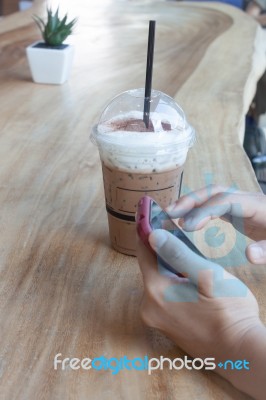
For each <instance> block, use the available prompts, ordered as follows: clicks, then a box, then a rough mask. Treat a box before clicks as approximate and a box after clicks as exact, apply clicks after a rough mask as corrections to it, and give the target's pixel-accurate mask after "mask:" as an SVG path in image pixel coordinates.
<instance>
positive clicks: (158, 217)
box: [150, 201, 206, 258]
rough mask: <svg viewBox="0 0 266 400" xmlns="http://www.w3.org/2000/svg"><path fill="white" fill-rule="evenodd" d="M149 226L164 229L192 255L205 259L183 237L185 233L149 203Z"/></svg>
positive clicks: (166, 215)
mask: <svg viewBox="0 0 266 400" xmlns="http://www.w3.org/2000/svg"><path fill="white" fill-rule="evenodd" d="M150 225H151V227H152V229H153V230H154V229H166V230H167V231H169V232H171V233H172V234H173V235H174V236H176V237H177V238H178V239H180V240H182V242H183V243H185V244H186V245H187V246H188V247H189V248H190V249H191V250H192V251H194V253H196V254H198V255H199V256H201V257H203V258H206V257H205V256H204V255H203V254H202V253H201V252H200V251H199V250H198V249H197V247H196V246H195V245H194V244H193V243H192V242H191V240H190V239H189V238H188V237H187V236H186V235H185V233H184V232H183V231H182V230H181V229H180V228H179V227H178V226H177V225H176V224H175V223H174V222H173V221H172V220H171V218H170V217H169V216H168V214H167V213H166V212H165V211H163V210H162V209H161V207H160V206H159V205H158V204H157V203H155V201H152V202H151V208H150Z"/></svg>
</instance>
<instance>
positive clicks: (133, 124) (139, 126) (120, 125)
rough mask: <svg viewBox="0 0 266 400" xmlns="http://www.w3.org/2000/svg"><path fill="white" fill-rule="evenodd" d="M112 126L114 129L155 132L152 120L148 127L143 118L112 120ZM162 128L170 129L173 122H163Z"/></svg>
mask: <svg viewBox="0 0 266 400" xmlns="http://www.w3.org/2000/svg"><path fill="white" fill-rule="evenodd" d="M110 127H111V128H112V130H113V131H127V132H154V126H153V123H152V121H151V120H150V121H149V126H148V128H146V125H145V123H144V121H143V120H142V119H135V118H131V119H126V120H121V121H115V122H111V123H110ZM162 129H163V130H164V131H170V130H171V124H169V123H168V122H162Z"/></svg>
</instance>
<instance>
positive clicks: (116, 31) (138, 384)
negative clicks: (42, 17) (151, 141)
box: [0, 0, 266, 400]
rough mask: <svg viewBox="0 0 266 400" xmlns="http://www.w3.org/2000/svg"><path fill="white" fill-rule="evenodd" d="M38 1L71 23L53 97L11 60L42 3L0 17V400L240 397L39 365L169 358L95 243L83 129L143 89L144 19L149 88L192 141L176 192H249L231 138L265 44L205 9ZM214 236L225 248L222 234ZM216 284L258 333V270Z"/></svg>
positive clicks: (102, 216) (225, 390)
mask: <svg viewBox="0 0 266 400" xmlns="http://www.w3.org/2000/svg"><path fill="white" fill-rule="evenodd" d="M51 3H53V2H51ZM54 3H55V4H58V3H59V4H61V6H62V9H63V11H64V10H68V11H69V14H70V17H72V16H73V17H75V16H78V18H79V20H78V26H77V28H76V31H75V35H74V36H73V38H72V39H71V40H72V42H73V43H74V44H75V46H76V54H75V61H74V66H73V70H72V74H71V78H70V80H69V82H67V83H66V84H64V85H62V86H51V85H38V84H34V83H33V82H32V80H31V76H30V70H29V67H28V64H27V60H26V56H25V47H26V46H27V45H28V44H30V43H32V42H33V41H35V40H38V39H39V37H40V36H39V33H38V30H37V28H36V26H35V24H34V22H33V21H32V18H31V14H32V13H38V14H40V13H41V14H42V13H43V12H44V10H45V4H44V3H43V2H42V1H40V0H36V1H35V3H34V6H33V9H31V10H27V11H25V12H23V13H17V14H14V15H12V16H8V17H5V18H4V19H3V20H1V21H0V96H1V106H0V204H1V215H0V261H1V280H0V310H1V313H0V318H1V322H0V324H1V325H0V326H1V337H0V377H1V378H0V379H1V390H0V398H1V399H3V400H36V399H37V400H41V399H43V400H48V399H49V400H61V399H71V400H72V399H73V400H74V399H79V400H85V399H92V400H98V399H101V400H114V399H121V400H131V399H132V400H133V399H134V400H135V399H140V400H146V399H149V400H150V399H155V400H176V399H181V400H187V399H190V400H194V399H195V400H229V399H230V400H232V399H237V400H244V399H247V396H245V395H243V394H241V393H240V392H238V391H237V390H236V389H234V388H233V387H232V386H231V385H230V384H228V383H227V382H226V381H225V380H223V379H222V378H220V377H219V376H217V375H215V374H212V373H209V374H208V373H202V372H201V371H188V370H182V371H168V370H167V369H165V370H163V371H157V372H154V373H153V374H152V375H151V376H148V374H147V372H146V371H126V370H123V371H121V372H120V373H119V374H117V375H112V374H111V372H110V371H98V372H97V371H91V370H90V371H81V370H77V371H73V370H70V369H69V368H68V369H67V370H65V371H60V370H57V371H55V370H54V369H53V359H54V356H55V355H56V354H57V353H62V356H63V357H78V358H84V357H89V358H94V357H97V356H101V355H104V356H106V357H117V358H119V357H122V356H124V355H127V356H128V357H129V358H134V357H140V356H141V357H142V356H144V355H148V356H149V357H159V356H160V355H163V356H165V357H171V358H175V357H180V356H183V355H184V354H183V353H182V351H181V350H179V349H178V348H177V346H176V345H174V344H173V343H172V342H170V341H169V340H168V339H166V338H165V337H164V336H162V335H160V334H159V333H157V332H155V331H154V330H151V329H148V328H146V327H145V326H144V325H143V323H142V322H141V320H140V317H139V305H140V301H141V297H142V290H143V288H142V279H141V275H140V272H139V269H138V265H137V260H136V259H135V258H134V257H127V256H123V255H121V254H119V253H117V252H115V251H114V250H112V249H111V248H110V247H109V239H108V227H107V217H106V213H105V205H104V193H103V186H102V176H101V169H100V162H99V156H98V153H97V149H96V147H95V146H94V145H93V144H92V143H91V141H90V139H89V136H90V129H91V127H92V125H93V124H94V123H95V122H96V121H97V118H98V116H99V114H100V112H101V110H102V109H103V107H104V106H105V104H106V103H107V102H108V101H109V100H110V99H111V98H112V97H113V96H115V95H116V94H118V93H119V92H121V91H124V90H127V89H130V88H137V87H143V85H144V79H145V63H146V45H147V29H148V20H149V19H156V20H157V31H156V46H155V60H154V78H153V87H154V88H155V89H159V90H162V91H164V92H166V93H168V94H169V95H171V96H173V97H174V98H175V99H176V101H177V102H178V103H179V104H180V105H181V106H182V107H183V109H184V110H185V112H186V115H187V117H188V120H189V121H190V123H191V124H192V125H193V126H194V127H195V128H196V131H197V143H196V144H195V146H194V148H193V149H192V150H191V152H190V154H189V158H188V161H187V164H186V168H185V178H184V190H185V189H186V188H190V189H196V188H199V187H201V186H203V185H205V184H206V183H209V182H211V181H212V182H216V183H220V184H224V185H227V186H229V187H230V186H231V185H237V187H238V188H240V189H242V190H249V191H258V190H259V187H258V184H257V182H256V179H255V175H254V173H253V172H252V168H251V166H250V163H249V161H248V159H247V157H246V156H245V153H244V151H243V149H242V141H243V132H244V115H245V113H246V111H247V110H248V107H249V104H250V103H251V101H252V97H253V95H254V92H255V87H256V82H257V81H258V79H259V77H260V75H261V74H262V72H263V70H264V68H265V64H266V60H265V52H266V41H265V33H264V32H263V31H262V30H261V29H260V28H259V26H258V25H257V24H256V23H255V22H254V21H253V20H252V19H250V18H249V17H248V16H247V15H245V14H244V13H242V12H241V11H239V10H237V9H234V8H232V7H229V6H225V5H222V4H218V3H217V4H214V3H212V4H210V3H200V4H198V3H188V4H184V3H177V2H165V1H155V2H149V1H137V0H135V1H125V0H124V1H122V0H120V1H116V0H101V1H99V0H90V1H87V2H85V1H82V0H75V2H71V1H70V0H69V1H59V2H58V1H56V2H54ZM223 229H225V232H226V234H227V237H229V244H228V248H227V250H228V251H229V248H230V246H231V244H230V243H231V242H232V243H233V244H234V241H235V238H234V237H233V233H232V232H231V231H229V230H228V228H225V227H224V226H223ZM210 255H211V253H210ZM232 273H234V274H235V275H237V276H239V277H240V278H241V279H242V280H243V281H244V282H245V283H247V284H248V286H249V287H250V288H251V290H252V291H253V292H254V294H255V296H256V297H257V299H258V302H259V305H260V310H261V318H262V319H263V321H264V322H265V323H266V292H265V285H266V270H265V267H264V268H263V266H262V267H256V268H255V267H254V266H253V267H252V266H250V265H248V264H245V265H242V266H239V267H238V268H234V269H232ZM210 356H211V355H210Z"/></svg>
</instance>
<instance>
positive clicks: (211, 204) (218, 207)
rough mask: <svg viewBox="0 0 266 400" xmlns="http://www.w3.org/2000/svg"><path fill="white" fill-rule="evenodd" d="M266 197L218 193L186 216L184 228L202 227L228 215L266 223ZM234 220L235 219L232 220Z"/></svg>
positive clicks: (257, 223) (256, 222)
mask: <svg viewBox="0 0 266 400" xmlns="http://www.w3.org/2000/svg"><path fill="white" fill-rule="evenodd" d="M265 205H266V197H265V196H262V195H261V194H259V196H258V195H257V194H256V195H253V194H246V193H218V194H216V195H215V196H213V197H212V198H210V199H209V200H207V201H206V202H205V203H203V204H202V205H201V206H200V207H198V208H194V209H193V210H191V211H190V212H189V213H187V214H186V215H185V216H184V223H183V228H184V229H185V230H187V231H193V230H198V229H201V228H202V227H203V226H205V225H206V224H207V222H209V220H210V219H215V218H219V217H222V216H224V215H226V217H227V219H228V220H230V218H229V216H232V217H234V218H237V219H238V221H239V219H242V221H243V220H244V219H249V220H251V221H252V223H253V224H255V225H258V226H265V225H266V213H265ZM231 222H233V220H232V221H231Z"/></svg>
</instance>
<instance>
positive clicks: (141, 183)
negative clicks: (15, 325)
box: [91, 89, 195, 255]
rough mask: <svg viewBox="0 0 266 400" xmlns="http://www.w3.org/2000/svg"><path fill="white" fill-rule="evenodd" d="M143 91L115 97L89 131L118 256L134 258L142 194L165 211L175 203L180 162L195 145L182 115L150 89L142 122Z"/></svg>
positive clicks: (173, 103) (111, 236) (137, 90)
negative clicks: (96, 152)
mask: <svg viewBox="0 0 266 400" xmlns="http://www.w3.org/2000/svg"><path fill="white" fill-rule="evenodd" d="M143 105H144V89H134V90H129V91H127V92H124V93H121V94H120V95H118V96H116V97H115V98H114V99H113V100H112V101H111V102H110V103H109V105H108V106H107V107H106V108H105V109H104V111H103V113H102V114H101V117H100V119H99V122H98V124H97V125H96V126H94V127H93V130H92V135H91V136H92V141H93V142H94V143H95V144H96V145H97V146H98V150H99V154H100V158H101V163H102V171H103V182H104V190H105V201H106V210H107V215H108V222H109V234H110V240H111V244H112V246H113V247H114V248H115V249H116V250H117V251H119V252H121V253H124V254H128V255H136V225H135V213H136V208H137V204H138V201H139V199H140V198H141V197H142V196H144V195H145V194H147V195H149V196H151V197H152V198H154V200H155V201H156V202H157V203H159V204H160V206H161V207H163V208H165V207H167V206H168V205H169V204H171V203H173V202H174V201H176V200H177V198H178V196H179V191H180V183H181V179H182V174H183V168H184V163H185V161H186V158H187V153H188V150H189V148H190V147H191V146H192V145H193V143H194V140H195V131H194V129H193V128H192V127H191V126H190V125H189V124H188V122H187V120H186V117H185V114H184V112H183V110H182V109H181V108H180V107H179V106H178V105H177V104H176V103H175V101H174V100H173V99H172V98H171V97H169V96H168V95H166V94H164V93H162V92H159V91H156V90H152V93H151V100H150V120H149V126H148V128H146V126H145V124H144V122H143Z"/></svg>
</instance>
